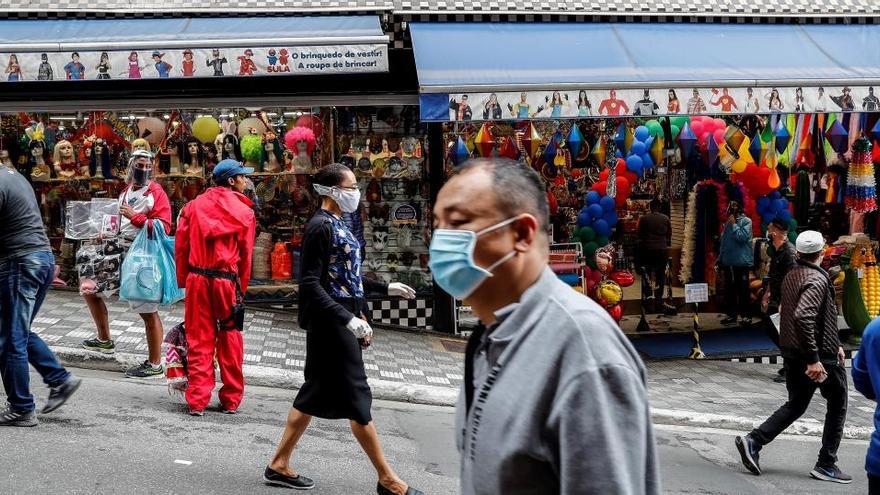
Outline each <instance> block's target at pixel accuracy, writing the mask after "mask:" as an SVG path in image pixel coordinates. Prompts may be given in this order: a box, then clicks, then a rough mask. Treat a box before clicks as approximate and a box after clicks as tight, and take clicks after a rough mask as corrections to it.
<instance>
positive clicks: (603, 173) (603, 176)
mask: <svg viewBox="0 0 880 495" xmlns="http://www.w3.org/2000/svg"><path fill="white" fill-rule="evenodd" d="M610 172H611V171H610V170H608V169H607V168H606V169H605V170H603V171H601V172H599V180H608V174H609V173H610Z"/></svg>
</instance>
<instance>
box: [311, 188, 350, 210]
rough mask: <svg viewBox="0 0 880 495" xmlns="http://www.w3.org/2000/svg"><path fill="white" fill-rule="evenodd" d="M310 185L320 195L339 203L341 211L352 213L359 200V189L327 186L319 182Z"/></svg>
mask: <svg viewBox="0 0 880 495" xmlns="http://www.w3.org/2000/svg"><path fill="white" fill-rule="evenodd" d="M312 187H314V188H315V191H316V192H317V193H318V194H320V195H321V196H327V197H328V198H331V199H333V201H336V204H337V205H339V209H340V210H342V212H343V213H354V212H355V211H356V210H357V207H358V205H359V204H360V202H361V191H360V190H359V189H357V190H354V191H349V190H346V189H340V188H338V187H335V186H334V187H327V186H322V185H320V184H315V185H314V186H312Z"/></svg>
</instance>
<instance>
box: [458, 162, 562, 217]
mask: <svg viewBox="0 0 880 495" xmlns="http://www.w3.org/2000/svg"><path fill="white" fill-rule="evenodd" d="M476 169H485V170H486V171H488V172H489V173H490V174H491V175H492V191H493V192H494V193H495V206H496V207H497V208H498V211H499V212H500V213H501V214H502V216H503V217H505V218H510V217H513V216H516V215H520V214H523V213H528V214H530V215H532V216H534V217H535V218H536V219H538V229H539V234H542V233H546V232H549V230H550V205H549V204H548V202H547V190H546V189H545V187H544V182H543V181H542V180H541V177H539V176H538V173H537V172H535V170H534V169H533V168H531V167H529V166H527V165H525V164H523V163H520V162H517V161H514V160H510V159H508V158H475V159H473V160H468V161H466V162H465V163H463V164H462V165H461V166H460V167H458V169H457V170H456V173H459V174H461V173H465V172H467V171H469V170H476Z"/></svg>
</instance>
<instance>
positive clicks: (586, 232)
mask: <svg viewBox="0 0 880 495" xmlns="http://www.w3.org/2000/svg"><path fill="white" fill-rule="evenodd" d="M579 234H580V238H581V242H585V243H586V242H590V241H592V240H595V239H596V231H595V230H593V227H581V230H580V232H579Z"/></svg>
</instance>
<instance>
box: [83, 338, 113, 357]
mask: <svg viewBox="0 0 880 495" xmlns="http://www.w3.org/2000/svg"><path fill="white" fill-rule="evenodd" d="M82 346H83V349H88V350H90V351H96V352H100V353H102V354H114V353H115V352H116V344H114V343H113V341H112V340H98V339H88V340H83V341H82Z"/></svg>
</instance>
